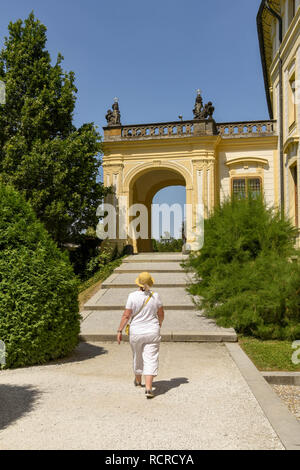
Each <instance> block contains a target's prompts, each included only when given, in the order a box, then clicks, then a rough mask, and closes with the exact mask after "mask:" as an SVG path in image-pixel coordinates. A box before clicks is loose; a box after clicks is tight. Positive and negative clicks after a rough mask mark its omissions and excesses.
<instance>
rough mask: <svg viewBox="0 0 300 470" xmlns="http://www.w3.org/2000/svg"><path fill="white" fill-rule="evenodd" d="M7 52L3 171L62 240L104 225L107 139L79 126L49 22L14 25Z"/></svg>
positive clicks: (1, 114)
mask: <svg viewBox="0 0 300 470" xmlns="http://www.w3.org/2000/svg"><path fill="white" fill-rule="evenodd" d="M8 30H9V35H8V37H6V38H5V43H4V47H3V49H2V51H1V52H0V80H2V81H4V82H5V84H6V104H5V105H2V106H0V173H1V175H2V177H3V180H4V181H5V182H8V183H11V184H13V185H14V186H15V187H16V188H17V189H18V190H20V191H21V192H22V193H23V194H24V195H25V197H26V199H27V200H28V201H30V204H31V206H32V207H33V209H34V210H35V212H36V214H37V216H38V217H39V219H40V220H42V221H43V222H44V224H45V226H46V228H47V230H48V231H49V232H50V233H51V234H52V236H53V237H54V239H55V240H56V241H58V242H60V243H62V242H65V241H67V240H70V239H72V237H74V235H75V234H78V233H80V232H81V231H82V230H84V229H86V228H87V227H88V226H95V225H96V208H97V207H98V205H99V203H100V202H101V199H102V197H103V195H104V193H105V192H106V190H105V189H104V187H103V185H102V184H101V183H100V182H99V181H98V180H97V177H98V176H99V169H100V165H101V161H100V158H99V151H100V149H101V143H100V136H99V134H98V132H97V130H96V128H95V126H94V125H93V123H88V124H84V125H82V126H81V127H80V128H78V129H77V128H76V127H75V126H74V125H73V114H74V108H75V102H76V93H77V89H76V86H75V76H74V73H73V72H70V73H66V72H64V71H63V69H62V61H63V57H62V56H61V55H60V54H59V55H58V57H57V60H56V63H55V64H54V65H52V64H51V57H50V54H49V52H48V51H47V50H46V41H47V37H46V27H45V26H44V25H43V24H41V23H40V22H39V21H38V20H37V19H36V18H35V17H34V14H33V13H31V14H30V15H29V17H28V18H27V19H26V20H25V22H22V20H18V21H17V22H15V23H10V24H9V27H8Z"/></svg>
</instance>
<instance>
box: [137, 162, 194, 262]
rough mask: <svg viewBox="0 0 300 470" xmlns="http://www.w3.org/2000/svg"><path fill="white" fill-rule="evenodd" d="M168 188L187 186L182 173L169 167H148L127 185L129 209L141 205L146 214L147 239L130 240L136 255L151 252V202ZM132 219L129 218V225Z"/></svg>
mask: <svg viewBox="0 0 300 470" xmlns="http://www.w3.org/2000/svg"><path fill="white" fill-rule="evenodd" d="M169 186H185V187H186V186H187V181H186V178H185V176H184V175H183V172H182V171H179V170H178V169H174V168H171V167H167V166H166V167H153V166H152V167H150V168H146V169H143V170H141V171H139V172H138V173H137V174H135V175H134V176H133V177H132V178H131V180H130V182H129V184H128V193H129V207H130V206H133V205H135V204H143V205H144V206H145V207H146V208H147V213H148V238H147V239H142V238H138V239H131V240H130V241H131V243H132V245H133V247H134V251H135V252H137V253H141V252H150V251H152V241H151V238H152V237H151V235H152V211H151V206H152V201H153V198H154V196H155V194H156V193H157V192H158V191H160V190H161V189H163V188H166V187H169ZM131 220H132V217H129V223H130V222H131Z"/></svg>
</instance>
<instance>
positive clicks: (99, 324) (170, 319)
mask: <svg viewBox="0 0 300 470" xmlns="http://www.w3.org/2000/svg"><path fill="white" fill-rule="evenodd" d="M164 310H165V320H164V323H163V326H162V329H161V332H162V334H166V333H168V332H172V331H176V332H177V334H179V332H180V331H181V330H182V331H184V333H185V334H187V332H188V334H192V333H194V332H195V331H196V332H197V331H201V332H202V333H204V332H208V333H220V334H221V333H222V334H223V333H231V334H234V333H235V332H234V330H233V329H228V328H221V327H219V326H217V325H216V324H215V322H214V321H213V320H211V319H209V318H206V317H205V316H204V315H203V314H202V313H201V312H200V311H198V310H170V309H167V308H165V309H164ZM122 314H123V310H103V311H99V310H93V311H90V312H85V313H84V320H83V321H82V324H81V333H82V334H84V335H87V334H89V335H90V334H94V333H97V334H98V333H99V334H100V333H102V332H103V331H104V332H107V331H108V332H111V333H113V334H115V332H116V331H117V329H118V327H119V324H120V320H121V317H122Z"/></svg>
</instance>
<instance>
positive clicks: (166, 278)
mask: <svg viewBox="0 0 300 470" xmlns="http://www.w3.org/2000/svg"><path fill="white" fill-rule="evenodd" d="M186 257H187V256H186V255H183V254H181V253H142V254H138V255H132V256H129V257H127V258H126V259H124V261H123V263H122V265H121V266H120V267H119V268H117V269H116V270H115V271H114V273H113V274H112V275H111V276H110V277H109V278H108V279H107V280H106V281H104V282H103V283H102V286H101V289H99V291H98V292H97V293H96V294H95V295H94V296H93V297H92V298H91V299H90V300H89V301H88V302H87V303H86V304H85V306H84V310H83V312H81V315H82V317H83V321H82V325H81V341H86V342H98V341H116V332H117V329H118V327H119V323H120V320H121V316H122V313H123V311H124V308H125V304H126V300H127V297H128V294H129V293H130V292H132V291H134V290H136V289H137V288H138V287H137V286H136V284H135V279H136V278H137V276H138V274H139V273H140V272H143V271H148V272H150V273H151V275H152V276H153V278H154V280H155V285H154V286H153V290H154V291H155V292H158V293H159V294H160V296H161V299H162V302H163V305H164V310H165V321H164V324H163V327H162V329H161V336H162V341H165V342H167V341H168V342H170V341H172V342H192V341H194V342H222V341H224V342H236V341H237V335H236V333H235V331H234V330H233V329H227V328H220V327H218V326H217V325H216V324H215V322H214V321H213V320H211V319H207V318H206V317H204V316H203V315H202V314H201V312H200V311H199V310H197V309H196V308H195V305H194V303H193V300H192V298H191V296H190V295H189V294H188V293H187V292H186V285H187V284H188V283H189V282H190V275H188V274H186V273H185V272H184V270H183V268H182V267H181V263H182V262H183V261H184V260H185V259H186ZM124 339H125V340H128V338H127V337H126V336H125V335H124Z"/></svg>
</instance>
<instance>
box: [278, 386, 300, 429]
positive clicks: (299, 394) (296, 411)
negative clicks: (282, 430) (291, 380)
mask: <svg viewBox="0 0 300 470" xmlns="http://www.w3.org/2000/svg"><path fill="white" fill-rule="evenodd" d="M272 387H273V389H274V390H275V392H276V393H277V395H278V396H279V397H280V398H281V399H282V400H283V401H284V403H285V404H286V405H287V406H288V407H289V410H290V412H291V413H293V415H295V416H296V418H297V419H298V420H299V421H300V387H299V386H296V385H272Z"/></svg>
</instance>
